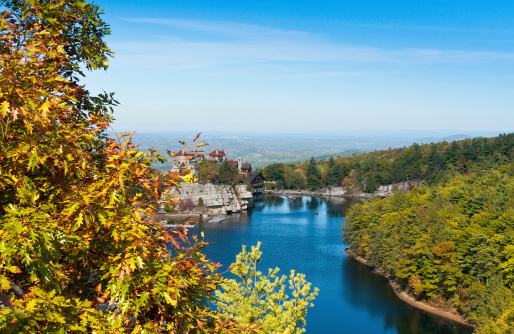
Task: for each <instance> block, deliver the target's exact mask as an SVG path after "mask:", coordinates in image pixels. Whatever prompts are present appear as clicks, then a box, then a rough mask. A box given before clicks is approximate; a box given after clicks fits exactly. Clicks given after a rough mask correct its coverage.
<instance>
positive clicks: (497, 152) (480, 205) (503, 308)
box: [343, 135, 514, 333]
mask: <svg viewBox="0 0 514 334" xmlns="http://www.w3.org/2000/svg"><path fill="white" fill-rule="evenodd" d="M513 146H514V145H513V135H502V136H499V137H497V138H491V139H483V138H478V139H474V140H465V141H461V142H456V143H455V144H453V143H452V144H444V143H442V144H433V145H428V146H416V145H415V146H412V147H410V148H408V149H403V150H399V151H398V152H397V155H396V156H393V155H391V157H394V159H392V160H390V161H389V162H388V163H386V164H382V163H378V161H381V162H384V161H387V159H385V157H384V156H383V155H381V154H380V153H375V154H374V155H373V154H372V155H371V156H368V157H365V156H363V157H362V158H361V159H360V163H361V165H363V164H364V163H363V162H364V161H366V160H367V161H376V162H377V163H376V165H377V166H390V167H391V169H389V171H390V173H386V174H385V177H389V179H387V182H394V181H397V180H400V179H401V178H411V177H412V178H414V177H419V178H425V179H426V180H428V181H430V182H425V185H424V186H422V187H420V188H415V189H414V190H412V191H410V192H409V193H407V194H403V193H400V192H397V193H395V194H394V195H393V196H392V197H390V198H388V199H378V198H375V199H373V200H371V201H369V202H367V203H363V204H359V205H354V206H353V207H352V208H351V209H350V210H349V212H348V215H347V217H346V218H347V222H346V224H344V225H343V232H344V233H343V240H344V242H345V243H347V244H348V245H349V247H350V252H351V253H352V254H354V255H358V256H361V257H363V258H365V259H366V260H368V261H369V262H370V263H371V264H372V265H373V266H376V267H379V268H381V269H382V270H383V272H384V273H385V274H387V275H389V276H390V278H391V279H393V280H394V281H396V282H398V283H399V284H401V286H402V287H403V288H404V289H405V290H406V291H407V292H408V293H410V294H411V295H412V296H414V297H415V298H417V299H419V300H422V301H426V302H430V303H432V304H435V305H436V306H439V307H444V308H446V309H448V310H455V311H457V312H459V313H460V314H462V315H464V316H465V317H466V318H467V319H468V320H469V321H470V322H472V323H475V324H477V325H478V326H479V329H478V331H479V332H480V333H511V332H512V331H514V293H513V290H512V286H513V284H514V163H512V162H509V160H511V159H510V157H511V153H512V148H513ZM391 152H394V151H391ZM382 154H383V153H382ZM445 168H446V169H445ZM362 171H365V173H367V174H371V175H373V174H374V173H377V174H378V175H380V172H381V170H380V169H378V170H373V169H368V170H367V171H366V169H362ZM402 171H403V173H402ZM375 175H376V174H375ZM450 175H453V176H451V177H450ZM381 180H385V179H381ZM428 183H430V184H428Z"/></svg>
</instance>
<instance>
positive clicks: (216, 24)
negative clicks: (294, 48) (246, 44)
mask: <svg viewBox="0 0 514 334" xmlns="http://www.w3.org/2000/svg"><path fill="white" fill-rule="evenodd" d="M125 20H126V21H128V22H132V23H147V24H155V25H161V26H166V27H170V28H175V29H181V30H189V31H196V32H203V33H206V34H209V35H220V36H227V37H235V38H237V37H242V38H245V39H255V38H257V39H258V38H274V39H277V38H312V37H315V35H313V34H310V33H307V32H303V31H295V30H285V29H275V28H270V27H265V26H259V25H253V24H246V23H237V22H223V21H199V20H183V19H158V18H126V19H125Z"/></svg>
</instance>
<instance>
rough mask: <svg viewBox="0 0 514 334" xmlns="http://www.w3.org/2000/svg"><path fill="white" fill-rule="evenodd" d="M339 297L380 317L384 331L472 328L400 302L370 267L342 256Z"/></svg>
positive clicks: (460, 331) (410, 333)
mask: <svg viewBox="0 0 514 334" xmlns="http://www.w3.org/2000/svg"><path fill="white" fill-rule="evenodd" d="M341 286H342V287H343V290H342V291H341V292H342V296H341V297H342V298H343V299H345V300H346V301H347V302H348V303H350V304H351V305H352V306H353V307H354V308H355V309H361V310H363V311H366V312H367V313H369V314H370V315H371V316H372V317H373V318H383V321H384V330H387V329H392V328H394V329H396V332H397V333H398V334H450V333H452V334H470V333H472V330H471V329H469V328H467V327H465V326H461V325H458V324H454V323H452V322H451V321H448V320H446V319H443V318H439V317H435V316H432V315H429V314H427V313H425V312H422V311H420V310H418V309H416V308H414V307H411V306H410V305H408V304H405V303H404V302H402V301H401V300H400V299H398V297H396V295H395V293H394V292H393V290H392V289H390V288H389V287H388V283H387V280H386V279H385V278H384V277H382V276H380V275H377V274H374V273H373V272H372V270H371V268H369V267H367V266H364V265H362V264H361V263H359V262H357V261H355V260H353V259H351V258H349V257H346V256H345V257H344V258H343V263H342V267H341Z"/></svg>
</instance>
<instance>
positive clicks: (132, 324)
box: [0, 0, 233, 333]
mask: <svg viewBox="0 0 514 334" xmlns="http://www.w3.org/2000/svg"><path fill="white" fill-rule="evenodd" d="M0 8H3V9H5V10H4V11H3V12H1V14H0V30H1V35H0V39H1V41H0V71H1V76H0V152H1V154H0V307H2V308H0V332H2V333H20V332H30V333H54V332H59V331H62V332H70V333H71V332H98V333H103V332H109V333H112V332H117V333H118V332H119V333H121V332H172V333H174V332H177V333H189V332H199V331H201V332H211V331H217V332H218V331H224V332H230V331H231V329H230V328H231V327H232V326H233V323H232V322H230V321H225V320H223V319H221V317H220V316H219V315H217V314H216V313H215V312H213V311H211V310H210V309H209V308H208V307H207V302H208V299H209V298H210V295H211V292H212V291H213V290H215V289H216V288H217V287H218V285H219V284H220V281H221V278H220V277H219V276H218V275H217V274H215V273H214V270H215V265H213V264H212V263H210V262H209V261H207V260H206V259H205V256H204V255H203V254H202V253H201V252H200V249H201V248H202V247H203V245H204V244H203V243H202V242H201V241H198V240H196V239H194V238H191V237H189V236H188V235H187V232H186V231H185V230H174V231H165V230H163V229H162V227H160V226H159V225H158V224H157V223H154V222H153V221H152V220H151V219H150V218H149V217H151V216H152V215H153V211H154V210H155V209H156V204H157V201H158V200H159V198H160V196H161V193H162V191H164V189H166V188H167V187H169V186H173V185H174V182H176V177H175V178H174V177H171V178H168V179H167V180H166V181H165V180H162V179H161V178H160V176H159V175H157V174H155V173H154V172H153V170H152V169H151V168H150V164H151V163H152V162H154V161H156V160H159V159H162V158H160V157H159V156H158V155H157V154H156V153H155V152H152V151H151V152H148V153H144V152H141V151H138V150H137V149H136V148H137V147H136V146H135V145H133V144H132V143H131V140H130V137H129V135H130V134H122V135H120V136H118V138H115V139H111V138H108V137H107V135H106V129H107V127H108V126H109V124H110V122H111V121H112V116H111V115H110V112H111V109H112V107H113V106H115V105H116V101H115V100H114V99H113V95H112V94H107V93H103V94H101V95H98V96H92V95H91V94H90V93H89V92H88V91H87V90H86V88H85V87H84V86H82V85H81V84H80V78H81V76H82V75H83V73H82V70H83V69H84V68H86V69H88V70H96V69H106V68H107V67H108V61H107V60H108V57H109V56H111V55H112V52H111V51H110V50H109V49H108V48H107V46H106V44H105V42H104V41H103V38H104V37H105V36H106V35H107V34H109V27H108V25H107V24H106V23H105V22H103V21H102V19H101V16H100V13H101V12H100V10H99V8H98V7H97V6H96V5H91V4H88V3H86V2H83V1H80V0H79V1H71V0H56V1H45V0H30V1H29V0H4V1H0ZM165 183H166V184H165Z"/></svg>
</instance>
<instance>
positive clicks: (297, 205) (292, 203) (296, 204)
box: [287, 197, 303, 211]
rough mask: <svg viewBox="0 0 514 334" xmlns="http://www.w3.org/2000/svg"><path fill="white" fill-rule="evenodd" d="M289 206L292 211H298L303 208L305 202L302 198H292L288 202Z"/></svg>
mask: <svg viewBox="0 0 514 334" xmlns="http://www.w3.org/2000/svg"><path fill="white" fill-rule="evenodd" d="M287 206H288V207H289V210H291V211H298V210H301V209H302V208H303V200H302V198H301V197H297V198H292V199H289V200H288V201H287Z"/></svg>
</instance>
